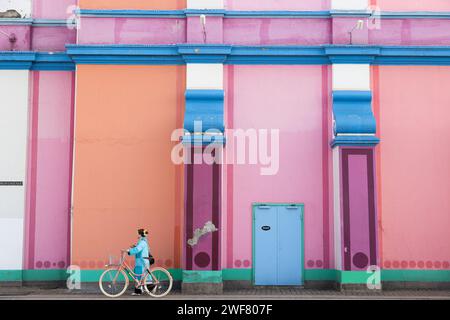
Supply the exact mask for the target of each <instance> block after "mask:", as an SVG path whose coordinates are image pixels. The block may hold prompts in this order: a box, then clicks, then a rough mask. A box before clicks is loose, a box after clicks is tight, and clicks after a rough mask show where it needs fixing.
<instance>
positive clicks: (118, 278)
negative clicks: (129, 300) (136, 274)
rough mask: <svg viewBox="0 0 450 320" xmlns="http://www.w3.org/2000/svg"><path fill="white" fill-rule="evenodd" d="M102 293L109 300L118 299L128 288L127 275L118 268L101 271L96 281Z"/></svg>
mask: <svg viewBox="0 0 450 320" xmlns="http://www.w3.org/2000/svg"><path fill="white" fill-rule="evenodd" d="M98 284H99V286H100V290H101V291H102V293H103V294H104V295H105V296H107V297H110V298H117V297H120V296H121V295H122V294H124V293H125V291H126V290H127V288H128V284H129V280H128V276H127V274H126V273H125V272H124V271H123V270H120V269H119V268H117V267H115V268H109V269H106V270H105V271H103V273H102V275H101V276H100V280H99V281H98Z"/></svg>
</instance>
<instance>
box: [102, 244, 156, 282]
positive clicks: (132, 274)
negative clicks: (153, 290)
mask: <svg viewBox="0 0 450 320" xmlns="http://www.w3.org/2000/svg"><path fill="white" fill-rule="evenodd" d="M125 254H126V252H123V253H122V259H121V261H122V262H121V263H120V265H119V269H118V272H117V274H116V276H115V277H114V279H113V281H114V282H116V280H117V277H118V276H119V273H120V271H122V270H124V271H125V273H126V274H128V275H129V276H130V277H131V278H132V279H133V280H134V282H135V284H136V285H138V286H142V285H144V278H145V276H146V272H148V273H149V274H150V275H151V277H152V280H153V281H155V277H154V276H153V274H152V272H151V271H150V267H147V268H146V269H145V270H144V273H142V274H137V273H135V272H134V271H133V269H132V268H131V267H130V266H129V264H128V263H127V262H126V259H125ZM109 266H113V265H109ZM137 277H140V278H141V279H139V280H138V279H137Z"/></svg>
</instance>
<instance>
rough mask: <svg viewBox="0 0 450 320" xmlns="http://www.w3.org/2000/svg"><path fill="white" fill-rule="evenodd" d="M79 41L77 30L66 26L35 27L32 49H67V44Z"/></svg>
mask: <svg viewBox="0 0 450 320" xmlns="http://www.w3.org/2000/svg"><path fill="white" fill-rule="evenodd" d="M76 42H77V34H76V30H71V29H68V28H66V27H35V28H33V41H32V47H33V48H32V50H36V51H65V50H66V44H69V43H70V44H73V43H76Z"/></svg>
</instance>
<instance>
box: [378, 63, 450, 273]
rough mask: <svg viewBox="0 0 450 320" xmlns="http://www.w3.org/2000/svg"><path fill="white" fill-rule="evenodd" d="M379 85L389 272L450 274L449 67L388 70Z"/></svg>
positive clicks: (380, 166)
mask: <svg viewBox="0 0 450 320" xmlns="http://www.w3.org/2000/svg"><path fill="white" fill-rule="evenodd" d="M375 81H378V82H379V88H380V91H379V112H376V113H377V114H379V115H378V117H379V121H380V130H379V131H380V132H379V135H380V137H381V144H380V146H379V147H378V148H379V150H378V151H379V161H378V168H377V170H378V171H379V172H381V176H380V179H381V181H379V183H380V184H381V186H380V189H381V197H380V201H381V206H379V208H380V215H381V221H382V233H381V238H382V240H381V241H382V242H381V244H382V255H383V260H384V264H383V267H384V268H393V269H399V268H401V269H405V268H420V269H422V268H433V269H440V268H449V262H450V233H449V230H450V215H449V212H450V200H449V199H450V198H449V194H450V149H449V148H448V145H449V144H450V109H449V108H448V106H449V105H450V91H449V90H448V86H447V84H448V83H449V82H450V67H435V66H426V67H409V66H408V67H390V66H381V67H379V78H378V79H375ZM380 170H381V171H380Z"/></svg>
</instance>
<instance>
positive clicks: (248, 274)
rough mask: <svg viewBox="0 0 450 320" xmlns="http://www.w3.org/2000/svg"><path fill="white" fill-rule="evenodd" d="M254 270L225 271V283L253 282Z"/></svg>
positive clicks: (223, 273)
mask: <svg viewBox="0 0 450 320" xmlns="http://www.w3.org/2000/svg"><path fill="white" fill-rule="evenodd" d="M252 270H253V269H223V270H222V279H223V281H231V280H234V281H239V280H240V281H252Z"/></svg>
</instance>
